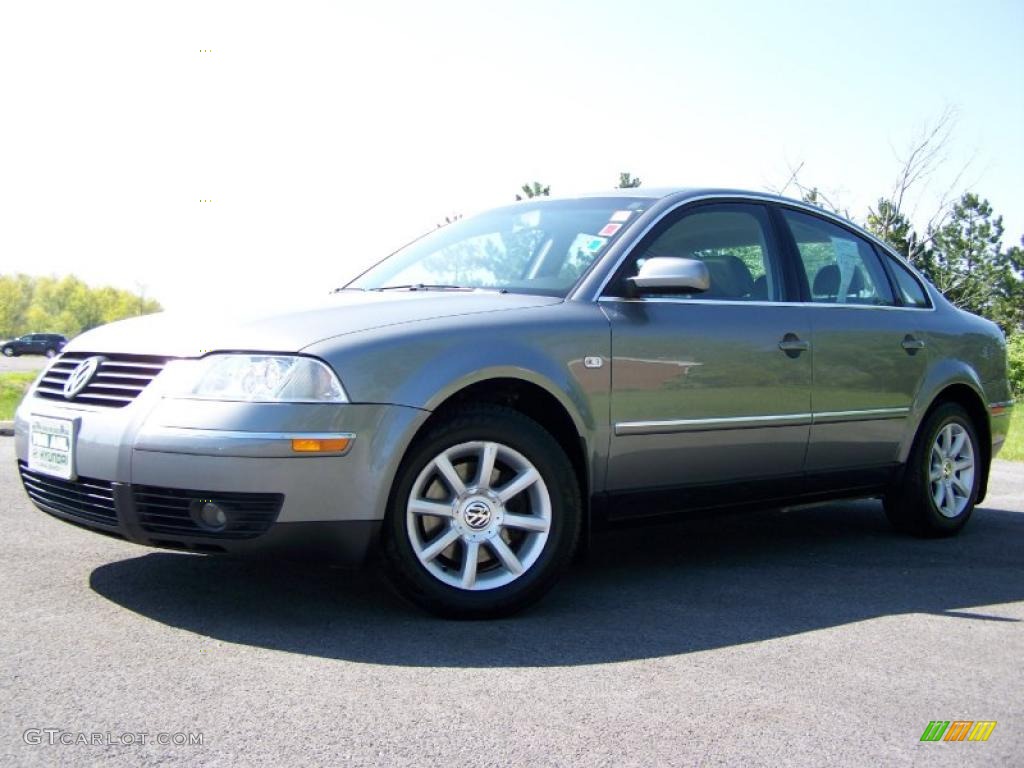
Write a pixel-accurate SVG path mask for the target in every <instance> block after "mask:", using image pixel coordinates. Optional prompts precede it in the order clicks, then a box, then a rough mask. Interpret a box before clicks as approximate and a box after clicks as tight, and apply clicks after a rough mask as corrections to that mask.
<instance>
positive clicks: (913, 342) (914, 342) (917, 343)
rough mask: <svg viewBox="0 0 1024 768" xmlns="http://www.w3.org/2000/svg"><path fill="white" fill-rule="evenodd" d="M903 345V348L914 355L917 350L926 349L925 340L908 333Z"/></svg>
mask: <svg viewBox="0 0 1024 768" xmlns="http://www.w3.org/2000/svg"><path fill="white" fill-rule="evenodd" d="M901 346H902V347H903V349H905V350H906V351H907V354H908V355H913V354H915V353H916V352H917V350H919V349H924V340H923V339H915V338H914V337H913V336H911V335H910V334H909V333H908V334H907V335H906V336H904V337H903V341H902V342H901Z"/></svg>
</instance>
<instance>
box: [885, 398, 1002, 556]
mask: <svg viewBox="0 0 1024 768" xmlns="http://www.w3.org/2000/svg"><path fill="white" fill-rule="evenodd" d="M982 471H983V466H982V453H981V449H980V445H979V443H978V433H977V430H976V429H975V427H974V423H973V422H972V421H971V417H970V415H968V413H967V411H965V410H964V409H963V408H962V407H961V406H959V405H957V404H956V403H944V404H943V405H940V406H939V407H938V408H936V409H935V410H934V411H932V412H931V413H930V414H929V415H928V417H927V418H926V419H925V421H924V423H923V424H922V425H921V428H920V429H919V430H918V433H917V437H916V439H915V440H914V446H913V448H912V449H911V451H910V456H909V457H908V459H907V466H906V470H905V474H904V477H903V479H902V482H901V483H900V484H899V486H898V487H896V488H894V489H892V490H891V491H890V492H889V493H888V494H887V495H886V497H885V499H884V504H885V512H886V515H887V516H888V518H889V521H890V522H891V523H892V524H893V525H894V526H895V527H896V528H897V529H898V530H901V531H904V532H906V533H910V534H913V535H914V536H920V537H923V538H937V537H942V536H952V535H954V534H956V533H958V532H959V531H960V529H961V528H963V527H964V526H965V525H966V524H967V521H968V520H969V519H970V517H971V513H972V512H973V511H974V504H975V502H976V501H977V499H978V489H979V487H980V482H981V475H982Z"/></svg>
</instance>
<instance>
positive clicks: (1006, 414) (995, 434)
mask: <svg viewBox="0 0 1024 768" xmlns="http://www.w3.org/2000/svg"><path fill="white" fill-rule="evenodd" d="M1013 406H1014V401H1013V400H1006V401H1004V402H1001V403H990V404H989V406H988V412H989V418H990V426H991V429H992V457H993V458H995V457H996V455H998V453H999V450H1000V449H1001V448H1002V447H1003V443H1005V442H1006V435H1007V433H1008V432H1009V431H1010V421H1011V419H1012V417H1013Z"/></svg>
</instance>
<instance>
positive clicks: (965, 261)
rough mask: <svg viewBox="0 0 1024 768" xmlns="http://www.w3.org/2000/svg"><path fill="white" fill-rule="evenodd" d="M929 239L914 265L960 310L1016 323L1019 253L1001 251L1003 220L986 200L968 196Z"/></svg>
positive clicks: (1009, 325)
mask: <svg viewBox="0 0 1024 768" xmlns="http://www.w3.org/2000/svg"><path fill="white" fill-rule="evenodd" d="M929 234H930V241H931V247H930V248H928V249H927V250H925V251H924V252H923V253H922V255H921V258H919V259H918V260H917V266H918V267H919V268H920V269H921V271H922V272H924V273H925V275H927V276H928V279H929V280H931V281H932V283H934V284H935V287H936V288H938V289H939V290H940V291H942V293H943V294H945V296H946V297H947V298H948V299H949V300H950V301H952V302H953V303H954V304H956V305H957V306H958V307H961V308H963V309H966V310H967V311H969V312H974V313H976V314H979V315H983V316H985V317H987V318H989V319H990V320H993V321H995V322H996V323H999V325H1000V326H1002V327H1003V329H1004V330H1005V331H1010V330H1012V329H1013V328H1015V327H1016V326H1017V325H1019V324H1020V311H1021V310H1020V299H1021V295H1022V294H1021V286H1020V283H1021V270H1022V267H1024V264H1022V263H1021V251H1020V249H1019V248H1011V249H1010V250H1003V247H1002V239H1003V217H1002V216H995V215H994V214H993V211H992V206H991V205H990V204H989V202H988V200H984V199H982V198H980V197H979V196H978V195H976V194H974V193H973V192H967V193H965V194H964V195H963V197H961V198H960V200H959V201H957V203H956V204H954V206H953V209H952V211H951V212H950V215H949V218H948V220H947V221H946V222H945V223H944V224H943V225H942V226H941V227H939V228H938V229H937V230H935V231H934V232H931V233H929Z"/></svg>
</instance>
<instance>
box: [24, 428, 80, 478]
mask: <svg viewBox="0 0 1024 768" xmlns="http://www.w3.org/2000/svg"><path fill="white" fill-rule="evenodd" d="M28 440H29V446H28V468H29V469H30V470H32V471H33V472H42V473H43V474H45V475H52V476H53V477H60V478H63V479H64V480H71V479H72V478H73V477H74V476H75V422H73V421H72V420H71V419H55V418H53V417H52V416H36V415H35V414H32V415H31V416H29V427H28Z"/></svg>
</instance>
